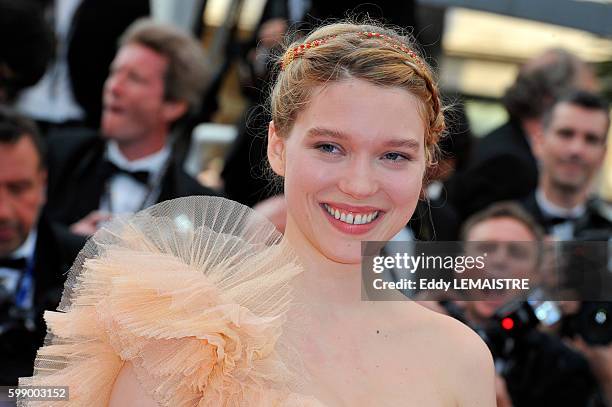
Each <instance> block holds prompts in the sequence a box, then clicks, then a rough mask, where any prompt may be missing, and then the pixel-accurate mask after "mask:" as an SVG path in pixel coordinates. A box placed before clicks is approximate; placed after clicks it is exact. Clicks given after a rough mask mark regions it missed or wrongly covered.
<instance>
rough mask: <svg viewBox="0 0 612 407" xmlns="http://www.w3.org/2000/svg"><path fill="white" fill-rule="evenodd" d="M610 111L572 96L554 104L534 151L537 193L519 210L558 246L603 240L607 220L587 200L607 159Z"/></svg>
mask: <svg viewBox="0 0 612 407" xmlns="http://www.w3.org/2000/svg"><path fill="white" fill-rule="evenodd" d="M609 127H610V116H609V107H608V105H607V103H606V102H605V101H604V100H603V99H602V98H601V97H599V96H597V95H595V94H591V93H587V92H583V91H574V92H571V93H569V94H567V95H565V96H563V97H561V98H560V99H559V100H558V101H557V102H555V103H554V104H553V105H552V107H551V108H550V109H548V110H547V111H546V113H545V114H544V116H543V120H542V132H541V133H538V134H537V135H536V137H535V139H534V143H533V147H534V152H535V155H536V157H537V158H538V162H539V163H540V179H539V183H538V186H537V189H536V190H535V191H534V192H532V193H531V194H530V195H529V196H527V197H526V198H525V199H523V201H522V204H523V207H524V208H525V209H526V210H527V211H528V212H529V213H530V214H531V215H532V216H533V217H534V219H535V220H536V221H537V222H538V223H540V224H541V225H542V226H543V227H544V228H545V229H546V232H547V233H550V234H552V235H553V237H554V238H556V239H557V240H572V239H576V238H580V239H588V240H608V239H609V238H610V237H611V236H612V219H610V218H609V217H608V216H606V214H605V212H604V210H603V205H602V203H601V202H600V201H599V200H597V199H595V198H592V197H591V196H590V193H591V188H592V184H593V180H594V178H595V176H596V175H597V173H598V172H599V170H600V169H601V166H602V164H603V161H604V158H605V155H606V138H607V134H608V129H609Z"/></svg>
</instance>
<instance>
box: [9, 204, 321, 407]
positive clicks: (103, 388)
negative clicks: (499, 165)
mask: <svg viewBox="0 0 612 407" xmlns="http://www.w3.org/2000/svg"><path fill="white" fill-rule="evenodd" d="M256 216H257V215H255V214H254V213H253V212H252V211H250V210H248V208H246V207H243V206H242V205H239V204H236V203H233V202H231V201H227V200H224V199H221V198H194V197H191V198H185V199H180V200H174V201H170V202H165V203H162V204H160V205H157V206H155V207H153V208H150V209H148V210H146V211H144V212H141V213H139V214H137V215H135V216H134V217H131V218H127V219H123V220H119V221H116V222H114V223H113V224H112V225H110V226H109V227H108V228H106V229H103V230H101V231H100V232H98V233H96V235H94V237H93V238H92V239H91V240H90V242H89V243H88V244H87V246H86V247H85V249H84V250H83V252H82V253H81V255H80V256H79V259H77V262H76V263H75V266H74V267H73V269H72V270H71V274H70V276H69V279H68V283H67V286H66V289H65V292H64V298H63V299H62V305H61V306H60V308H59V311H58V312H47V313H46V314H45V319H46V321H47V327H48V332H49V333H48V336H47V339H46V341H45V346H44V347H43V348H41V349H40V350H39V352H38V355H37V360H36V364H35V374H34V376H33V377H31V378H23V379H21V380H20V385H27V386H32V385H36V386H66V385H68V386H69V394H70V402H69V403H68V405H79V406H106V405H107V404H108V402H109V398H110V394H111V391H112V388H113V384H114V381H115V379H116V377H117V375H118V373H119V371H120V370H121V368H122V366H123V364H124V362H126V361H129V362H130V363H131V364H132V365H133V366H134V371H135V373H136V376H137V378H138V380H139V381H140V383H141V385H142V387H143V389H145V391H146V392H147V393H148V395H149V396H151V397H152V398H153V399H154V400H155V401H156V402H157V403H159V404H160V405H162V406H173V407H175V406H177V407H182V406H286V407H289V406H295V407H298V406H304V407H306V406H320V404H319V403H318V402H317V401H316V400H314V399H311V398H308V397H304V396H302V395H299V394H297V393H295V392H293V391H292V388H295V384H296V383H297V382H298V381H299V380H302V378H301V377H300V372H298V371H296V369H295V366H292V365H291V364H290V363H287V360H286V359H285V358H284V357H283V355H282V354H281V353H279V351H278V350H279V349H282V348H283V347H281V346H279V343H278V341H279V338H280V337H281V335H282V330H283V323H284V321H285V316H286V312H287V310H288V309H289V306H290V300H291V297H290V290H289V287H290V286H289V283H290V281H291V279H292V278H293V277H294V276H296V275H297V274H298V273H299V272H300V270H301V269H300V266H299V264H298V262H297V260H296V257H295V255H294V254H293V253H292V251H291V250H290V249H289V248H288V247H287V246H286V245H285V244H284V243H282V242H280V236H279V235H278V234H277V233H276V232H275V231H274V229H273V227H272V226H271V225H269V224H267V223H265V222H264V221H262V220H260V219H259V218H257V217H256ZM30 404H31V405H37V403H30ZM30 404H27V405H30ZM22 405H26V403H22ZM40 405H54V403H49V402H46V403H40ZM57 405H58V406H59V405H61V406H66V405H67V404H66V402H65V401H62V402H58V403H57Z"/></svg>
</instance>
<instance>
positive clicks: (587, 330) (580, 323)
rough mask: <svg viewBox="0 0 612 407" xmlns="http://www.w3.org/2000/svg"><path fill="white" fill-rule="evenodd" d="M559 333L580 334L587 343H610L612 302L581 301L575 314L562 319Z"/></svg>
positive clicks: (565, 334) (567, 335)
mask: <svg viewBox="0 0 612 407" xmlns="http://www.w3.org/2000/svg"><path fill="white" fill-rule="evenodd" d="M561 335H562V336H566V337H572V338H573V337H576V336H580V337H582V339H584V341H585V342H586V343H588V344H589V345H600V346H605V345H608V344H610V343H612V303H611V302H593V301H585V302H583V303H582V304H581V305H580V309H579V310H578V312H577V313H576V314H573V315H568V316H566V317H565V318H564V319H563V323H562V326H561Z"/></svg>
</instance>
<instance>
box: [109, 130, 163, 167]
mask: <svg viewBox="0 0 612 407" xmlns="http://www.w3.org/2000/svg"><path fill="white" fill-rule="evenodd" d="M167 136H168V134H167V132H165V131H163V132H161V131H160V132H158V133H156V134H149V135H147V136H146V137H143V138H139V139H138V140H127V141H122V140H117V145H118V147H119V151H121V154H123V156H124V157H125V158H127V159H128V160H129V161H135V160H138V159H141V158H144V157H148V156H150V155H152V154H155V153H157V152H158V151H160V150H161V149H163V148H164V146H165V145H166V140H167Z"/></svg>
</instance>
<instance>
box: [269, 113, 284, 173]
mask: <svg viewBox="0 0 612 407" xmlns="http://www.w3.org/2000/svg"><path fill="white" fill-rule="evenodd" d="M268 161H269V162H270V166H271V167H272V170H274V172H275V173H276V174H277V175H280V176H281V177H284V176H285V139H284V138H282V137H281V136H280V135H279V134H278V133H277V132H276V127H274V121H271V122H270V124H269V125H268Z"/></svg>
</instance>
